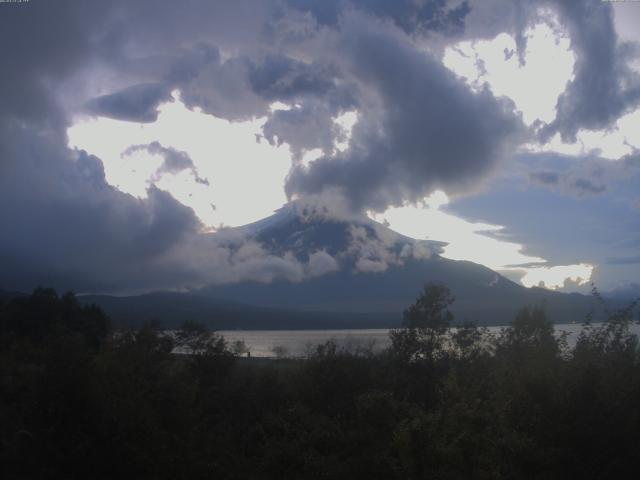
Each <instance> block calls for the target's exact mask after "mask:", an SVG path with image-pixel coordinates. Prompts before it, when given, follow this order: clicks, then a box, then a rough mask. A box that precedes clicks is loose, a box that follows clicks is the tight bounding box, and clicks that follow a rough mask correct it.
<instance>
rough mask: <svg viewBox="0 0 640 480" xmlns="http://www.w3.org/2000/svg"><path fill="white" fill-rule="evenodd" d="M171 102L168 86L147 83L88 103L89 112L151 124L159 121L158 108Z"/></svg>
mask: <svg viewBox="0 0 640 480" xmlns="http://www.w3.org/2000/svg"><path fill="white" fill-rule="evenodd" d="M171 100H173V99H172V97H171V92H170V89H169V87H167V85H164V84H162V83H147V84H142V85H134V86H132V87H129V88H125V89H124V90H121V91H119V92H117V93H112V94H110V95H103V96H101V97H97V98H94V99H93V100H91V101H89V102H88V103H87V111H88V112H89V113H91V114H94V115H98V116H101V117H109V118H115V119H116V120H125V121H128V122H140V123H149V122H155V121H156V120H157V119H158V106H159V105H160V104H161V103H165V102H168V101H171Z"/></svg>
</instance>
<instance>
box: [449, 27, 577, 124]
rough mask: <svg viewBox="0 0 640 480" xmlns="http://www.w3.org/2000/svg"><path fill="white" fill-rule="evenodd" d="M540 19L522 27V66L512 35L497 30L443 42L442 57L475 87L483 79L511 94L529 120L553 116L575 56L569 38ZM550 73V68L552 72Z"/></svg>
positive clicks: (495, 89)
mask: <svg viewBox="0 0 640 480" xmlns="http://www.w3.org/2000/svg"><path fill="white" fill-rule="evenodd" d="M548 21H549V22H550V23H552V25H549V24H546V23H540V24H538V25H535V26H534V27H532V28H530V29H528V30H527V31H526V32H525V36H526V37H527V39H528V41H527V50H526V52H525V59H526V63H525V65H520V63H519V59H518V54H517V51H516V41H515V39H514V38H513V37H512V36H511V35H509V34H507V33H501V34H500V35H498V36H496V37H495V38H494V39H492V40H481V41H465V42H460V43H458V44H456V45H454V46H451V47H448V48H447V49H446V51H445V55H444V58H443V62H444V64H445V66H446V67H447V68H449V69H450V70H452V71H453V72H455V73H456V74H458V75H460V76H461V77H463V78H464V79H465V80H466V81H467V83H468V84H469V85H470V86H471V87H472V88H473V89H474V90H479V89H481V88H482V86H483V85H484V84H485V83H487V84H488V85H489V87H490V88H491V90H492V91H493V93H494V94H495V95H498V96H507V97H509V98H511V99H512V100H513V101H514V102H515V104H516V107H517V108H518V109H519V110H520V111H521V112H522V115H523V119H524V121H525V122H526V123H527V124H529V125H531V124H532V123H533V122H534V121H535V120H536V119H540V120H542V121H544V122H550V121H552V120H553V119H554V118H555V115H556V111H555V107H556V102H557V100H558V96H559V95H560V94H561V93H562V92H563V91H564V89H565V87H566V85H567V82H568V81H569V80H570V79H571V76H572V72H573V65H574V62H575V58H574V55H573V53H572V52H571V50H570V48H569V44H570V42H569V38H568V37H567V36H565V35H563V34H562V33H561V32H560V30H559V29H558V28H557V27H556V26H555V25H554V24H553V23H554V22H553V19H552V17H549V20H548ZM549 72H553V74H552V75H550V74H549Z"/></svg>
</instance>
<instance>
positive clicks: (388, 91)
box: [287, 15, 522, 209]
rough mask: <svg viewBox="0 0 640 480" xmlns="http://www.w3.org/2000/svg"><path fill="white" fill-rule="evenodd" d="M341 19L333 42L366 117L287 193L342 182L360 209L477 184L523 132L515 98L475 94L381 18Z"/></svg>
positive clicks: (295, 177) (293, 180) (295, 178)
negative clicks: (342, 148)
mask: <svg viewBox="0 0 640 480" xmlns="http://www.w3.org/2000/svg"><path fill="white" fill-rule="evenodd" d="M343 26H344V30H345V33H344V36H343V37H342V38H341V39H340V41H339V43H338V45H336V46H335V48H337V49H338V50H339V51H340V53H341V56H342V59H343V62H344V68H345V70H348V71H349V73H350V74H351V75H353V76H354V77H355V78H356V79H357V81H358V82H359V83H360V85H362V86H363V87H362V88H363V89H364V88H366V91H365V92H364V93H363V94H362V97H363V100H362V101H361V104H360V119H361V120H360V121H359V122H358V124H357V125H356V126H355V128H354V131H353V137H352V139H351V144H350V149H349V150H348V151H347V152H345V153H342V154H338V155H336V156H335V157H325V158H323V159H320V160H317V161H315V162H313V163H312V164H311V166H310V167H309V168H305V167H302V166H300V167H298V168H296V169H294V170H293V171H292V173H291V175H290V177H289V181H288V184H287V189H288V193H289V194H290V195H295V194H309V193H319V192H321V191H322V190H323V189H325V188H328V187H330V188H336V187H337V188H339V189H341V190H342V192H343V193H344V194H345V195H347V196H348V197H349V199H350V200H351V201H352V203H353V205H354V206H355V207H356V208H364V207H369V208H376V209H383V208H385V207H386V206H388V205H391V204H399V203H401V202H402V201H404V200H416V199H419V198H422V197H423V196H424V195H425V194H428V193H429V192H431V191H433V190H434V189H436V188H442V189H445V190H447V191H449V192H452V191H453V192H460V191H462V190H465V189H473V188H475V187H477V184H478V182H479V181H480V180H481V179H482V178H483V176H485V175H486V174H488V173H489V172H491V170H492V169H493V168H494V167H495V165H496V164H497V163H498V162H499V161H500V160H501V159H502V158H504V156H505V154H507V153H509V152H510V151H511V150H510V149H511V148H512V147H513V146H515V145H516V144H517V143H518V141H519V140H521V134H522V124H521V120H520V118H519V117H516V116H515V115H514V114H513V104H512V103H511V102H509V101H507V100H504V99H496V98H495V97H493V95H492V94H491V93H490V92H489V91H488V90H483V91H481V92H480V93H478V94H474V93H472V92H470V91H469V89H468V88H467V87H466V85H465V84H464V83H463V82H462V81H461V80H459V79H458V78H457V77H456V76H455V75H454V74H453V73H451V72H450V71H449V70H447V69H446V68H445V67H444V66H443V65H442V64H441V63H440V62H439V61H438V60H437V59H435V58H433V57H431V56H430V55H429V54H427V53H424V52H422V51H419V50H418V49H416V48H415V47H413V46H412V45H411V44H410V43H409V42H406V41H403V38H402V36H400V35H398V34H396V33H394V32H393V31H390V30H388V29H385V28H383V26H382V25H377V26H376V25H375V24H374V25H372V24H371V23H370V22H367V21H365V20H364V19H363V18H362V17H359V16H355V15H354V16H352V17H351V20H350V22H346V21H345V22H343ZM364 99H367V101H366V103H365V100H364Z"/></svg>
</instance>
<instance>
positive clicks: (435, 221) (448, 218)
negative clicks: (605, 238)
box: [369, 192, 593, 289]
mask: <svg viewBox="0 0 640 480" xmlns="http://www.w3.org/2000/svg"><path fill="white" fill-rule="evenodd" d="M448 203H449V199H448V198H447V195H446V194H445V193H443V192H435V193H433V194H432V195H430V196H429V197H427V198H425V199H424V200H423V202H422V205H404V206H402V207H392V208H389V209H387V210H386V211H385V212H383V213H379V214H376V213H374V212H369V216H370V217H371V218H372V219H374V220H376V221H379V222H385V221H386V222H388V224H389V227H390V228H391V229H392V230H395V231H397V232H399V233H401V234H403V235H407V236H409V237H413V238H417V239H430V240H439V241H443V242H447V244H448V245H447V246H446V247H444V252H443V254H442V256H443V257H445V258H449V259H452V260H469V261H472V262H475V263H479V264H482V265H485V266H487V267H489V268H491V269H493V270H498V271H501V272H503V273H505V274H511V275H510V276H519V275H524V276H523V277H522V279H521V283H522V284H523V285H525V286H527V287H530V286H545V287H547V288H552V289H556V288H561V287H563V286H564V285H565V282H566V281H572V282H573V283H575V284H577V285H584V284H585V283H587V282H588V281H589V280H590V278H591V274H592V272H593V266H592V265H588V264H578V265H562V266H550V265H541V266H536V267H531V266H529V265H530V264H532V263H536V264H544V263H546V260H545V259H544V258H541V257H535V256H531V255H527V254H525V253H523V252H522V249H523V246H522V245H520V244H517V243H513V242H508V241H502V240H498V239H497V238H494V237H491V236H489V235H487V234H491V233H492V234H494V235H498V234H499V233H500V232H501V231H502V230H503V228H504V227H502V226H499V225H490V224H486V223H473V222H468V221H466V220H464V219H462V218H459V217H456V216H454V215H451V214H448V213H446V212H443V211H442V210H441V207H442V206H444V205H447V204H448Z"/></svg>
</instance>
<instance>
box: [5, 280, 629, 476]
mask: <svg viewBox="0 0 640 480" xmlns="http://www.w3.org/2000/svg"><path fill="white" fill-rule="evenodd" d="M596 295H597V292H596ZM453 301H454V299H453V296H452V295H451V292H450V291H449V290H448V289H447V287H445V286H443V285H439V284H428V285H425V287H424V289H423V291H422V292H421V294H420V295H419V296H418V298H417V299H416V302H415V303H414V304H413V305H410V306H408V308H407V310H406V311H405V312H404V316H403V319H404V321H403V325H402V327H401V328H398V329H395V330H393V331H391V333H390V335H391V346H390V347H389V348H388V349H387V350H385V351H384V352H381V353H374V352H372V351H371V350H369V349H366V348H352V349H345V348H343V347H340V346H339V345H337V344H336V343H335V342H328V343H326V344H322V345H319V346H317V347H316V348H315V350H314V351H313V352H311V353H310V354H309V355H308V356H307V357H305V358H282V359H273V360H262V361H259V359H249V358H246V357H244V356H242V355H241V348H240V347H241V346H238V345H229V344H228V343H227V342H226V341H225V339H224V338H222V337H221V336H220V335H218V334H216V333H215V332H212V331H209V330H207V329H206V328H204V327H203V326H202V325H199V324H197V323H195V322H188V321H187V322H185V323H184V324H183V326H182V328H181V329H180V330H179V331H178V332H177V333H176V334H175V335H167V334H166V333H164V332H163V330H162V328H161V325H156V324H154V323H152V322H150V323H147V324H145V325H144V326H143V327H141V328H138V329H136V330H121V329H119V330H115V329H112V328H111V326H110V322H109V319H108V318H107V317H106V316H105V315H104V313H103V312H102V311H101V310H100V309H99V308H98V307H95V306H86V305H83V304H81V303H80V302H79V301H78V299H77V298H76V296H74V295H73V294H71V293H67V294H64V295H61V296H59V295H58V294H57V293H56V292H55V291H54V290H52V289H45V288H38V289H36V290H35V291H34V292H33V293H32V294H31V295H30V296H25V297H20V298H13V299H6V300H3V301H1V303H0V475H1V476H2V478H5V479H31V478H35V479H52V478H65V479H76V478H78V479H80V478H81V479H107V478H139V479H140V478H142V479H146V478H149V479H165V478H166V479H182V478H184V479H187V478H189V479H199V478H220V479H346V478H350V479H357V478H363V479H368V480H374V479H427V478H429V479H461V478H478V479H501V478H510V479H513V478H526V479H535V478H540V479H543V478H544V479H554V478H563V479H564V478H582V479H585V478H630V477H631V476H632V475H634V476H635V474H636V473H637V472H638V471H639V470H640V450H639V445H640V350H639V348H638V339H637V338H636V336H635V335H633V334H632V333H631V332H630V330H629V327H630V326H631V324H632V323H633V322H635V321H636V318H635V315H636V309H637V308H636V307H637V302H635V303H632V304H630V305H628V307H626V308H624V309H621V310H616V311H611V312H607V313H608V320H607V321H606V322H604V323H597V324H596V323H594V324H591V323H589V318H586V319H585V323H586V325H585V328H584V329H583V331H582V333H581V334H580V336H579V337H578V338H577V340H576V342H575V345H572V346H570V345H569V343H568V342H567V338H566V335H563V334H555V333H554V326H553V324H552V323H551V322H550V321H549V320H548V319H547V317H546V316H545V312H544V309H543V308H541V307H539V306H524V308H523V309H522V310H521V311H520V313H519V314H518V315H517V316H516V318H514V319H513V322H512V323H511V325H509V326H507V327H505V328H503V329H502V330H501V332H500V333H499V334H497V335H492V334H490V333H489V332H488V330H487V329H485V328H479V327H476V326H474V325H472V324H465V325H458V324H457V323H456V322H455V318H453V315H452V314H451V311H450V307H451V305H452V303H453ZM452 326H456V327H457V328H455V329H452V328H451V327H452ZM178 351H179V352H181V353H176V352H178Z"/></svg>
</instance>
